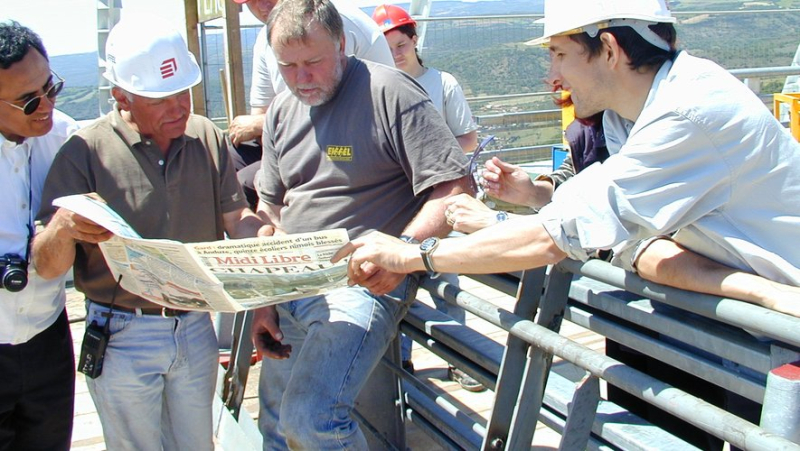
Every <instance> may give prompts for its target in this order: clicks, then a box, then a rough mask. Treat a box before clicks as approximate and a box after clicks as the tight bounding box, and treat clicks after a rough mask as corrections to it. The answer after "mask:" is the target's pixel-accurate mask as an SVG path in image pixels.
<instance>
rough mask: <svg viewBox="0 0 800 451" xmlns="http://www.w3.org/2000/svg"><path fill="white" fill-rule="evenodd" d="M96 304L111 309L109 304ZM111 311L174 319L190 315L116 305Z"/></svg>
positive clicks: (185, 311) (167, 309)
mask: <svg viewBox="0 0 800 451" xmlns="http://www.w3.org/2000/svg"><path fill="white" fill-rule="evenodd" d="M92 302H94V301H92ZM95 304H97V305H100V306H102V307H105V308H108V307H109V306H108V305H107V304H101V303H99V302H95ZM111 310H112V311H113V310H117V311H120V312H125V313H133V314H136V315H148V316H161V317H163V318H174V317H176V316H182V315H184V314H186V313H189V311H188V310H176V309H171V308H165V307H161V308H158V307H145V308H132V307H123V306H121V305H115V306H114V307H113V308H112V309H111Z"/></svg>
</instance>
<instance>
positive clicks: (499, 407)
mask: <svg viewBox="0 0 800 451" xmlns="http://www.w3.org/2000/svg"><path fill="white" fill-rule="evenodd" d="M573 277H577V279H576V280H573ZM480 279H481V280H482V281H484V282H489V284H490V285H493V286H496V287H497V288H498V289H500V290H501V291H504V292H507V293H513V292H514V290H515V281H519V286H518V288H517V289H516V291H517V293H518V294H517V303H516V305H515V309H514V311H513V312H509V311H507V310H503V309H500V308H498V307H497V306H495V305H493V304H491V303H490V302H488V301H485V300H483V299H480V298H478V297H476V296H474V295H472V294H470V293H468V292H466V291H463V290H460V289H459V288H457V287H454V286H451V285H449V284H447V283H446V282H435V281H432V280H430V279H426V280H424V281H423V283H422V287H424V288H425V289H427V290H429V291H431V293H435V294H437V295H438V296H440V297H442V298H443V299H445V300H446V301H447V302H449V303H452V304H455V305H458V306H460V307H462V308H464V309H465V310H467V311H468V312H470V313H472V314H474V315H475V316H477V317H479V318H481V319H483V320H485V321H488V322H490V323H492V324H494V325H495V326H498V327H501V328H502V329H504V330H506V331H507V332H508V334H509V335H508V341H507V343H506V346H505V347H501V346H500V345H497V344H496V343H494V342H491V340H488V339H486V338H483V339H482V337H481V336H475V334H476V332H475V331H474V330H472V329H468V328H466V327H465V326H461V327H459V326H454V325H453V324H452V322H447V321H443V320H444V319H446V318H442V317H441V316H442V315H443V314H441V313H439V312H436V311H435V310H433V309H431V308H429V307H420V306H418V307H417V308H416V309H412V310H411V311H410V312H409V315H408V316H407V318H406V320H404V322H403V323H402V324H401V330H402V331H403V332H405V333H406V334H407V335H408V336H410V337H411V338H413V339H414V340H415V341H417V342H418V343H420V344H422V345H423V346H425V347H426V348H428V349H430V350H431V351H432V352H434V353H436V354H438V355H440V356H441V357H442V358H444V359H445V360H447V361H448V362H451V363H452V364H454V365H456V366H457V367H459V368H462V369H464V370H465V371H467V372H468V373H470V374H472V375H473V376H474V377H475V378H476V379H478V380H479V381H480V382H482V383H484V384H485V385H486V386H487V387H490V388H491V389H492V390H495V399H494V408H493V410H492V414H491V418H490V419H489V422H488V424H482V423H481V422H478V421H475V420H471V419H469V418H468V417H467V416H466V413H464V412H461V411H459V409H457V408H456V407H455V406H456V405H457V403H456V402H451V401H449V400H448V399H447V397H446V396H443V395H441V394H437V393H434V392H433V391H432V390H431V389H430V388H429V387H427V386H426V385H425V384H424V383H422V382H421V381H419V380H417V379H415V378H414V377H413V376H411V375H409V374H407V373H405V372H404V371H402V370H400V369H399V367H398V366H397V365H396V361H395V362H394V363H392V362H391V361H385V362H384V369H385V370H386V369H388V373H384V377H386V375H387V374H388V375H389V377H390V378H391V377H396V376H399V377H400V378H402V380H403V382H404V383H405V389H404V391H403V395H402V396H401V395H398V396H400V397H399V398H398V400H401V408H400V409H396V408H394V407H393V408H391V409H389V408H388V406H384V409H383V410H382V411H383V412H392V415H401V416H402V417H403V418H404V419H405V420H406V421H411V422H414V423H415V424H416V425H418V426H420V428H421V429H422V430H424V431H425V432H427V433H429V434H430V435H431V436H432V437H434V440H435V441H436V442H437V443H439V444H440V445H442V446H444V447H445V448H448V449H459V448H462V449H479V448H480V449H485V450H492V449H507V450H517V449H527V448H528V447H530V446H531V443H532V442H533V443H535V437H534V431H535V430H536V427H535V426H536V422H537V421H542V422H543V423H544V424H546V425H548V426H550V427H552V428H555V429H556V430H558V431H559V432H560V433H561V435H562V443H561V449H584V448H586V447H590V448H595V447H598V446H600V445H603V444H605V445H611V446H612V447H617V448H622V449H690V448H692V446H691V445H689V444H688V443H686V442H684V441H683V440H682V439H680V438H678V437H674V436H672V435H671V434H668V433H666V432H664V431H660V430H655V432H654V428H653V427H652V425H649V424H647V423H646V422H642V421H641V419H639V418H637V417H635V416H634V415H631V414H629V413H627V412H625V410H624V409H620V408H619V406H615V405H614V404H613V403H610V402H609V401H607V400H604V399H602V398H601V397H600V391H599V383H600V380H603V381H605V382H606V383H608V384H611V385H613V386H615V387H618V388H620V389H621V390H623V391H625V392H627V393H629V394H631V395H633V396H636V397H637V398H639V399H641V400H643V401H645V402H647V403H648V404H650V405H653V406H655V407H658V408H660V409H662V410H664V411H666V412H668V413H670V414H672V415H674V416H676V417H678V418H680V419H681V420H683V421H686V422H687V423H689V424H692V425H694V426H696V427H698V428H699V429H701V430H703V431H705V432H707V433H709V434H711V435H713V436H715V437H718V438H720V439H722V440H724V441H726V442H729V443H730V444H731V445H733V446H737V447H739V448H742V449H747V450H778V449H787V450H789V449H792V450H796V449H800V445H798V444H797V443H793V442H791V441H790V440H788V439H786V438H784V437H781V436H778V435H776V434H775V433H773V432H770V431H769V430H767V429H764V428H763V427H759V426H756V425H754V424H752V423H749V422H747V421H745V420H743V419H741V418H739V417H738V416H736V415H733V414H731V413H729V412H726V411H725V410H722V409H720V408H719V407H716V406H714V405H712V404H710V403H709V402H707V401H705V400H703V399H700V398H698V397H696V396H692V395H689V394H688V393H686V392H684V391H682V390H679V389H677V388H674V387H672V386H670V385H668V384H666V383H664V382H663V381H661V380H659V379H658V378H656V377H654V376H653V375H648V374H644V373H642V372H640V371H637V370H635V369H633V368H631V367H629V366H627V365H624V364H622V363H620V362H618V361H616V360H614V359H612V358H610V357H607V356H605V355H603V354H600V353H597V352H595V351H593V350H591V349H589V348H586V347H585V346H582V345H580V344H579V343H577V342H574V341H571V340H569V339H568V338H566V337H564V336H561V335H559V334H558V331H559V329H560V325H561V321H562V319H566V320H570V321H573V322H576V323H577V324H581V325H583V326H584V327H586V328H588V329H590V330H593V331H595V332H597V333H600V334H602V335H605V336H614V337H615V338H620V337H625V336H626V334H627V338H624V340H625V344H626V345H629V346H632V347H633V348H634V349H637V348H638V349H644V350H648V351H651V352H652V355H655V356H657V357H659V358H662V357H663V356H664V355H666V354H665V352H664V350H669V353H671V355H672V356H673V357H674V358H673V359H671V360H670V359H669V358H664V361H666V362H668V363H669V364H674V363H675V362H678V363H680V362H686V361H690V362H693V361H696V362H697V363H693V364H691V365H685V364H684V365H679V366H680V367H681V369H683V370H686V371H688V372H690V373H692V374H695V375H696V376H698V377H701V378H704V379H707V380H712V381H718V380H719V379H718V378H716V377H715V375H716V373H725V376H726V378H727V381H723V383H722V386H723V387H725V388H726V389H729V390H731V391H734V392H739V393H743V394H745V395H747V396H748V397H750V398H752V399H755V400H756V401H758V402H759V403H760V402H762V401H763V399H764V393H765V392H766V391H768V390H769V386H768V385H766V384H765V383H764V382H761V383H759V382H755V381H754V380H753V379H752V377H751V376H750V375H749V374H748V373H746V372H743V373H737V372H735V371H731V370H729V369H727V368H725V367H724V366H723V365H721V364H719V363H714V362H708V361H703V359H698V358H697V353H696V351H694V348H697V349H701V350H705V351H713V350H714V349H713V348H714V346H715V340H725V342H726V343H728V346H729V348H730V349H729V351H731V350H732V351H735V352H732V353H731V352H729V353H728V354H726V355H727V356H728V357H730V358H732V359H733V360H736V361H737V362H738V363H740V364H747V365H748V366H750V367H751V368H755V369H757V371H758V372H759V373H762V374H765V373H767V372H769V371H770V370H771V369H773V368H775V367H778V366H780V365H782V364H784V363H787V362H792V361H796V360H798V359H800V354H799V353H798V351H799V350H800V319H798V318H794V317H789V316H787V315H783V314H779V313H776V312H772V311H769V310H766V309H763V308H761V307H758V306H754V305H750V304H746V303H743V302H740V301H735V300H729V299H723V298H718V297H714V296H708V295H702V294H698V293H692V292H686V291H682V290H677V289H673V288H669V287H664V286H660V285H657V284H653V283H650V282H646V281H644V280H643V279H640V278H639V277H638V276H636V275H634V274H631V273H626V272H625V271H623V270H622V269H619V268H615V267H612V266H611V265H610V264H608V263H605V262H600V261H590V262H586V263H580V262H574V261H564V262H562V263H561V264H559V265H557V266H555V267H553V269H551V270H550V272H549V274H545V271H544V269H540V270H533V271H526V272H525V273H523V274H522V275H521V277H520V278H516V277H515V276H508V275H501V276H482V277H481V278H480ZM493 281H497V283H495V282H493ZM652 301H657V302H658V303H664V304H666V305H669V306H672V307H673V308H674V309H675V311H673V312H669V314H659V313H653V312H649V313H644V315H649V316H651V317H652V318H653V319H654V321H651V324H648V322H647V321H639V322H638V323H637V324H638V325H639V326H642V327H652V328H653V330H656V331H661V333H664V334H668V333H669V331H670V327H672V328H675V329H674V330H672V332H673V333H675V332H678V333H680V338H681V340H685V342H686V344H688V345H690V346H691V348H689V349H688V350H687V349H686V348H681V347H678V348H675V347H674V346H671V345H670V343H669V342H666V343H665V342H663V341H660V340H657V339H656V340H654V339H650V338H647V337H643V336H641V335H636V334H635V333H633V332H631V328H630V327H629V326H626V325H625V323H626V321H625V319H626V315H630V314H631V312H634V313H635V312H636V311H637V310H638V311H639V312H641V310H640V309H641V303H642V302H645V303H649V302H652ZM678 309H680V311H678ZM685 314H696V315H699V316H702V317H704V318H703V319H704V320H706V321H707V324H706V326H705V327H704V328H703V330H702V331H699V335H697V336H693V335H692V334H689V335H686V334H683V332H684V329H681V328H680V327H679V326H680V325H681V324H682V323H684V322H685V321H686V318H685V316H684V315H685ZM437 315H438V317H437ZM627 320H632V318H630V317H627ZM441 322H445V323H447V326H446V327H439V326H436V324H437V323H441ZM653 324H655V325H653ZM731 326H734V327H735V328H736V329H737V330H738V332H739V333H738V335H736V336H735V338H734V339H732V338H731V335H730V333H729V332H730V331H729V329H730V328H731ZM742 328H746V329H747V330H748V331H750V332H753V333H758V334H763V336H765V337H769V339H770V340H772V342H771V343H770V344H764V343H763V342H760V341H759V340H757V339H756V338H755V337H753V336H752V335H750V333H746V332H744V331H743V330H742ZM633 329H634V331H635V328H633ZM609 332H612V333H609ZM709 338H710V339H709ZM653 349H655V351H653ZM742 349H745V350H747V352H741V350H742ZM669 353H668V354H669ZM723 354H724V353H723ZM737 354H738V355H737ZM501 356H502V357H501ZM554 356H558V357H560V358H561V359H563V360H565V361H567V362H570V363H571V364H573V365H575V366H577V367H579V368H582V369H583V370H584V371H585V376H584V377H583V378H581V379H580V380H578V381H568V380H565V379H564V378H563V377H562V376H560V375H559V374H558V373H557V372H552V371H551V362H552V359H553V357H554ZM395 358H396V356H395ZM692 359H694V360H692ZM383 386H387V385H386V379H385V380H384V384H383ZM389 386H391V383H389ZM798 387H800V386H798V383H794V386H793V390H794V392H795V394H796V392H798V391H800V388H798ZM784 398H786V397H785V396H784ZM788 398H789V399H795V400H796V399H798V397H797V396H795V397H794V398H791V396H789V397H788ZM395 402H397V401H395ZM789 402H792V401H789ZM796 404H797V402H796V401H794V403H793V404H790V405H786V404H784V405H782V406H780V408H781V409H783V410H781V411H778V412H774V411H773V412H772V414H773V417H774V416H776V415H777V416H781V415H783V417H788V418H790V420H789V421H794V422H795V423H790V424H796V422H797V421H800V405H796ZM609 409H610V410H609ZM373 410H376V409H373ZM377 410H380V409H377ZM598 411H599V412H605V413H607V412H609V411H611V412H614V415H612V416H611V417H609V416H607V415H605V414H602V415H599V414H598ZM392 415H389V416H390V417H391V416H392ZM384 417H386V414H385V413H384ZM615 418H621V420H615ZM368 419H369V420H374V419H377V420H381V418H373V417H370V418H368ZM383 420H386V418H383ZM393 424H395V425H397V424H398V419H397V418H393ZM770 426H774V425H770V424H765V425H764V427H767V428H769V427H770ZM790 427H791V426H790ZM373 430H376V431H381V428H380V427H375V425H374V424H373ZM644 431H647V432H646V433H645V432H644ZM790 431H791V429H790ZM794 433H795V435H796V434H797V432H796V431H795V432H794ZM395 435H397V434H395ZM794 439H795V440H798V439H800V437H794ZM393 446H397V447H398V449H403V446H404V444H403V442H401V443H395V444H393Z"/></svg>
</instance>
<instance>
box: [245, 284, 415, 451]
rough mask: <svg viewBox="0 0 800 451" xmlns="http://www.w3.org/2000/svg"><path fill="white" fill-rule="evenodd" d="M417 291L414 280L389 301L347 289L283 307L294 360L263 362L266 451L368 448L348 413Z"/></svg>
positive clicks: (261, 417) (262, 414)
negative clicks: (275, 450)
mask: <svg viewBox="0 0 800 451" xmlns="http://www.w3.org/2000/svg"><path fill="white" fill-rule="evenodd" d="M417 286H418V281H417V279H416V277H415V276H409V277H406V279H405V281H403V282H402V283H401V284H400V285H399V286H398V287H397V288H396V289H395V290H394V291H393V292H392V293H390V294H389V295H386V296H375V295H372V294H370V293H369V292H368V291H367V290H365V289H363V288H361V287H346V288H339V289H336V290H333V291H331V292H330V293H328V294H327V295H325V296H314V297H309V298H305V299H300V300H296V301H289V302H286V303H283V304H280V305H278V312H279V315H280V321H281V323H280V326H281V330H282V332H283V335H284V339H283V343H284V344H291V345H292V354H291V357H290V358H289V359H286V360H272V359H264V360H263V361H262V368H261V379H260V381H259V400H260V408H261V409H260V413H259V420H258V422H259V428H260V429H261V433H262V435H263V436H264V449H265V450H272V449H280V450H282V449H287V448H288V449H313V450H332V449H348V450H366V449H367V442H366V439H365V437H364V434H363V433H362V432H361V430H360V429H359V427H358V423H357V421H356V420H355V419H354V418H353V417H352V415H351V411H352V409H353V405H354V403H355V399H356V396H357V395H358V393H359V391H361V388H362V387H363V386H364V383H365V382H366V380H367V378H368V377H369V375H370V373H372V370H373V369H374V368H375V367H376V366H377V364H378V362H379V361H380V359H381V357H382V356H383V355H384V353H385V352H386V350H387V349H388V347H389V345H390V343H391V341H392V339H393V338H394V336H395V334H396V333H397V324H398V323H399V322H400V320H401V319H402V317H403V315H405V313H406V311H407V310H408V306H409V305H410V304H411V302H413V300H414V297H415V296H416V292H417Z"/></svg>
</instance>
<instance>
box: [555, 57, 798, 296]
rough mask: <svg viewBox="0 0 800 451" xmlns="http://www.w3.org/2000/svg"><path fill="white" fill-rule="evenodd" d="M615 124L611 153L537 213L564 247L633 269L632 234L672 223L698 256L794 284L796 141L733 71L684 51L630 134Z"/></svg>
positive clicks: (663, 229)
mask: <svg viewBox="0 0 800 451" xmlns="http://www.w3.org/2000/svg"><path fill="white" fill-rule="evenodd" d="M606 117H609V114H608V113H607V114H606ZM611 124H612V126H609V127H607V125H609V122H606V121H605V120H604V128H605V134H606V140H607V142H609V141H610V142H612V143H615V142H619V145H618V146H615V145H610V146H609V153H611V154H612V155H611V156H610V157H609V158H608V159H607V160H606V161H605V162H604V163H602V165H600V164H594V165H592V166H590V167H589V168H587V169H585V170H584V171H582V172H581V173H580V174H578V175H576V176H575V177H573V178H572V179H571V180H569V181H568V182H566V183H564V184H563V185H562V186H561V187H560V188H559V189H558V190H556V192H555V195H554V196H553V202H552V203H550V204H549V205H548V206H546V207H544V208H543V209H542V211H541V212H540V217H541V218H542V219H543V220H544V221H543V224H544V225H545V228H546V229H547V230H548V233H550V235H551V237H553V240H554V241H555V243H556V245H557V246H558V247H559V248H560V249H561V250H563V251H564V252H565V253H567V254H568V255H569V256H570V257H571V258H574V259H582V260H585V259H586V258H588V255H587V251H589V252H591V251H592V250H594V249H609V248H612V247H613V248H614V249H615V252H616V257H617V258H619V259H620V260H619V261H617V263H618V264H620V265H621V266H623V267H626V269H630V257H631V255H630V254H631V253H632V250H633V249H634V248H635V245H636V244H637V243H638V242H639V241H640V240H642V239H646V238H649V237H652V236H657V235H663V234H668V233H672V232H675V231H677V233H676V234H675V236H674V239H675V241H677V242H679V243H681V244H683V245H684V246H686V247H687V248H689V249H691V250H693V251H695V252H697V253H699V254H702V255H705V256H707V257H710V258H711V259H714V260H716V261H719V262H721V263H724V264H726V265H729V266H732V267H735V268H739V269H743V270H748V271H753V272H755V273H757V274H759V275H761V276H764V277H767V278H769V279H772V280H776V281H779V282H783V283H790V284H793V285H797V284H799V283H800V247H797V246H795V245H794V244H793V243H796V242H798V241H800V144H798V143H797V142H796V141H795V140H794V139H793V138H792V136H791V135H790V134H789V132H788V130H786V128H785V127H783V126H782V125H781V124H779V123H778V122H777V121H776V120H775V119H774V118H773V117H772V114H771V113H770V112H769V110H767V108H766V107H765V106H764V104H763V103H762V102H761V100H759V99H758V97H756V96H755V95H754V94H753V93H752V92H751V91H750V90H749V89H748V88H747V87H745V86H744V85H743V84H742V82H741V81H739V80H737V79H736V78H734V77H733V76H732V75H730V74H729V73H727V72H726V71H725V70H724V69H722V68H721V67H719V66H717V65H716V64H714V63H712V62H710V61H708V60H704V59H700V58H695V57H693V56H691V55H689V54H687V53H686V52H681V53H680V54H679V55H678V56H677V57H676V59H675V61H674V62H667V63H665V64H664V65H663V66H662V67H661V69H660V70H659V71H658V73H657V74H656V77H655V79H654V81H653V85H652V87H651V89H650V93H649V95H648V98H647V101H646V102H645V105H644V108H643V110H642V112H641V114H640V115H639V117H638V119H637V120H636V122H635V123H634V125H633V127H632V128H630V129H629V133H630V134H629V135H628V136H627V138H625V137H624V135H625V134H627V133H628V130H627V127H625V126H624V125H625V124H623V123H622V122H618V123H617V126H616V127H615V126H613V123H611ZM617 135H619V136H617ZM617 148H618V149H617ZM615 150H618V152H617V153H614V151H615ZM617 251H622V252H617Z"/></svg>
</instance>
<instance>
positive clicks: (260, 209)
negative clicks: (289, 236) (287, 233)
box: [256, 200, 282, 230]
mask: <svg viewBox="0 0 800 451" xmlns="http://www.w3.org/2000/svg"><path fill="white" fill-rule="evenodd" d="M256 214H257V215H258V216H259V217H261V219H262V220H263V221H264V222H265V223H267V224H272V225H273V226H275V228H276V229H278V230H282V229H281V206H280V205H273V204H268V203H266V202H264V201H263V200H259V201H258V205H257V206H256Z"/></svg>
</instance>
